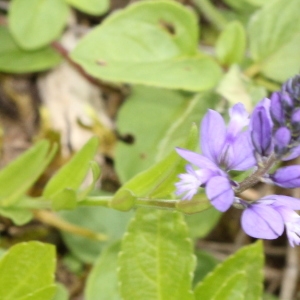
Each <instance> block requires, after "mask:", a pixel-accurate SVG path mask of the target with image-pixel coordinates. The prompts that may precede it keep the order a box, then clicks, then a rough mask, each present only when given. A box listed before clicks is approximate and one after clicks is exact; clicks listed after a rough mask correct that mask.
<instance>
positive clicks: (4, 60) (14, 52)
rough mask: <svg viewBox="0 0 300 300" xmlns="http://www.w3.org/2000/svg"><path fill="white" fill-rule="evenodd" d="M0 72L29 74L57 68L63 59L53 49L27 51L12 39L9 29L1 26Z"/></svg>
mask: <svg viewBox="0 0 300 300" xmlns="http://www.w3.org/2000/svg"><path fill="white" fill-rule="evenodd" d="M0 40H1V43H0V71H2V72H9V73H28V72H36V71H43V70H46V69H49V68H51V67H54V66H56V65H57V64H59V63H60V62H61V57H60V56H59V54H57V53H56V52H55V51H54V50H53V49H52V48H51V47H44V48H41V49H38V50H33V51H25V50H23V49H21V48H20V47H19V46H18V45H17V44H16V42H15V41H14V40H13V39H12V37H11V35H10V33H9V31H8V29H7V28H6V27H3V26H0Z"/></svg>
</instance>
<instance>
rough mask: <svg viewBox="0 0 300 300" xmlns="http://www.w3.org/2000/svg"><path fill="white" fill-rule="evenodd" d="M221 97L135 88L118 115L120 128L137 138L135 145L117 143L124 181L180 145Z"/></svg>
mask: <svg viewBox="0 0 300 300" xmlns="http://www.w3.org/2000/svg"><path fill="white" fill-rule="evenodd" d="M218 100H219V99H218V98H217V97H216V96H215V95H214V94H212V93H205V94H201V95H193V94H190V93H182V92H178V91H171V90H165V89H157V88H150V87H134V88H133V90H132V93H131V95H130V97H129V98H127V99H126V102H125V103H124V104H123V105H122V107H121V109H120V111H119V113H118V118H117V128H118V131H119V132H120V133H121V134H131V135H132V136H133V139H134V142H133V143H132V144H125V143H123V142H118V144H117V148H116V156H115V165H116V171H117V174H118V176H119V178H120V179H121V181H122V182H123V183H124V182H126V181H128V180H129V179H131V178H132V177H133V176H134V175H136V174H138V173H139V172H141V171H144V170H145V169H147V168H149V167H150V166H152V165H153V164H154V163H155V162H157V161H159V160H161V159H162V158H164V157H165V156H166V155H167V154H169V153H170V151H171V150H173V149H174V148H175V147H176V146H180V145H181V144H182V143H183V142H184V141H185V140H186V136H187V135H188V133H189V130H190V128H191V126H192V124H193V123H194V122H195V123H196V124H197V125H198V124H199V122H200V120H201V119H202V117H203V116H204V114H205V113H206V112H207V109H208V108H212V107H214V106H215V104H216V103H217V101H218ZM153 120H155V121H153Z"/></svg>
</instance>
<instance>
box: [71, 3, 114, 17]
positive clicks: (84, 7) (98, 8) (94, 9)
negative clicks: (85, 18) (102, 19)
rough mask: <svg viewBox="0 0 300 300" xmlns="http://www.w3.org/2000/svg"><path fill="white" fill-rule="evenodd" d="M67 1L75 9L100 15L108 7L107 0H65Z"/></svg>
mask: <svg viewBox="0 0 300 300" xmlns="http://www.w3.org/2000/svg"><path fill="white" fill-rule="evenodd" d="M66 1H67V3H69V4H70V5H72V6H74V7H76V8H77V9H79V10H81V11H83V12H85V13H87V14H90V15H96V16H97V15H102V14H104V13H106V12H107V11H108V9H109V0H66Z"/></svg>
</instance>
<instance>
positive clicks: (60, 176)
mask: <svg viewBox="0 0 300 300" xmlns="http://www.w3.org/2000/svg"><path fill="white" fill-rule="evenodd" d="M97 148H98V139H97V138H96V137H93V138H91V139H90V140H89V141H88V142H87V143H86V144H85V145H84V146H83V147H82V149H81V150H80V151H78V152H77V153H76V154H75V155H74V156H73V157H72V158H71V159H70V161H69V162H68V163H66V164H65V165H64V166H63V167H62V168H61V169H59V170H58V171H57V173H56V174H55V175H54V176H53V177H52V178H51V179H50V180H49V182H48V183H47V185H46V187H45V189H44V191H43V196H44V197H45V198H48V199H52V198H53V197H54V196H55V195H57V194H58V193H60V192H61V191H62V190H64V189H74V190H77V189H79V187H80V185H81V184H82V181H83V180H84V178H85V176H86V175H87V172H88V170H89V168H90V161H91V160H92V159H93V158H94V156H95V154H96V151H97Z"/></svg>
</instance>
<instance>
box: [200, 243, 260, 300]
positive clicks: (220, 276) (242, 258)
mask: <svg viewBox="0 0 300 300" xmlns="http://www.w3.org/2000/svg"><path fill="white" fill-rule="evenodd" d="M263 262H264V258H263V249H262V243H261V241H259V242H256V243H255V244H252V245H250V246H246V247H243V248H242V249H240V250H239V251H237V252H236V253H235V254H233V255H232V256H230V257H229V258H228V259H227V260H226V261H224V262H223V263H222V264H220V265H219V266H218V267H217V268H216V269H215V270H214V271H213V272H212V273H211V274H209V275H208V276H206V277H205V278H204V280H203V281H202V282H200V283H199V284H198V285H197V286H196V289H195V296H196V300H197V299H199V300H200V299H201V300H206V299H207V300H210V299H215V298H214V297H219V298H216V299H220V300H221V299H228V300H229V299H253V300H259V299H261V297H262V292H263V273H262V269H263ZM240 272H244V273H245V276H246V281H244V282H241V283H240V287H239V288H238V287H237V286H236V287H235V285H234V281H235V280H237V279H236V278H237V277H239V276H238V274H240ZM232 278H235V280H233V279H232ZM244 287H245V289H244ZM235 289H236V291H237V293H238V297H237V298H220V297H221V296H220V295H225V294H226V293H228V295H229V294H230V293H232V292H234V291H235ZM240 294H242V296H243V297H241V296H240Z"/></svg>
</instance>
